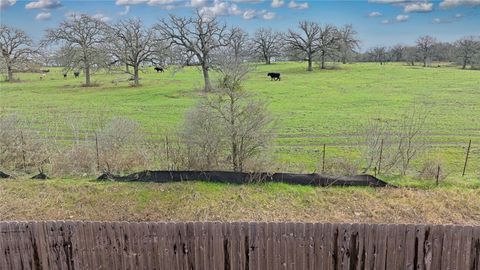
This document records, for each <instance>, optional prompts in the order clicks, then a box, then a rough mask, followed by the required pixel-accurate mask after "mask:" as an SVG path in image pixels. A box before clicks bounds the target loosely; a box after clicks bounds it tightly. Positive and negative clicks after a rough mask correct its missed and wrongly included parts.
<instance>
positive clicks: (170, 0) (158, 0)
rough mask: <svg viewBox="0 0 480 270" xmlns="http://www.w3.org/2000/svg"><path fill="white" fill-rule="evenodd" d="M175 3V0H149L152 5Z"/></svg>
mask: <svg viewBox="0 0 480 270" xmlns="http://www.w3.org/2000/svg"><path fill="white" fill-rule="evenodd" d="M172 3H175V0H149V1H148V4H149V5H150V6H161V5H169V4H172Z"/></svg>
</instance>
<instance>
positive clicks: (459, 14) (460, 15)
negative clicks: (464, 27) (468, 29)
mask: <svg viewBox="0 0 480 270" xmlns="http://www.w3.org/2000/svg"><path fill="white" fill-rule="evenodd" d="M464 16H465V15H463V14H462V13H457V14H455V16H454V17H455V18H463V17H464Z"/></svg>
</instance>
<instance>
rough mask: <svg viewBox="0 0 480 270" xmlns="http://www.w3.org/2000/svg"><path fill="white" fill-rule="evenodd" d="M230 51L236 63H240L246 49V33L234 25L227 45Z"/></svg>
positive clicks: (245, 53)
mask: <svg viewBox="0 0 480 270" xmlns="http://www.w3.org/2000/svg"><path fill="white" fill-rule="evenodd" d="M227 48H228V49H229V50H230V51H231V52H229V54H230V55H233V57H234V60H235V61H236V62H238V63H241V62H242V61H241V60H243V59H244V58H245V56H246V55H247V53H248V52H247V51H248V34H247V32H245V31H244V30H243V29H241V28H240V27H235V28H233V29H232V30H231V33H230V40H229V42H228V47H227Z"/></svg>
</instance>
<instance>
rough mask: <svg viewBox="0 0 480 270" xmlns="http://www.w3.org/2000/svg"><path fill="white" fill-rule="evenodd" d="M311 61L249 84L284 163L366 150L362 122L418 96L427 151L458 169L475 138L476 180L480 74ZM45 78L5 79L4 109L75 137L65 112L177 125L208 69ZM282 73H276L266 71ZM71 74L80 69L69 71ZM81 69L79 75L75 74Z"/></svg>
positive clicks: (81, 121)
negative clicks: (262, 102) (317, 65)
mask: <svg viewBox="0 0 480 270" xmlns="http://www.w3.org/2000/svg"><path fill="white" fill-rule="evenodd" d="M305 67H306V65H305V64H304V63H276V64H273V65H269V66H267V65H257V66H255V69H254V71H253V72H252V73H251V74H250V76H249V79H248V80H247V81H246V82H245V86H246V88H247V89H248V90H249V91H251V92H254V93H257V94H258V96H259V97H262V98H265V99H266V100H267V101H268V103H269V107H270V109H271V111H272V113H273V114H274V116H275V118H276V119H277V126H278V129H277V133H278V136H277V139H276V151H275V152H276V160H277V161H278V162H279V164H280V165H279V169H280V170H283V171H293V172H301V171H302V172H311V171H314V170H315V169H316V168H317V165H318V162H319V160H320V156H321V147H322V145H323V144H324V143H326V144H327V147H328V148H327V158H332V157H337V156H347V157H349V158H352V159H355V158H358V157H359V152H358V146H357V143H358V138H357V135H358V132H359V126H360V125H361V124H363V123H365V122H366V121H367V120H368V119H372V118H381V119H385V120H395V119H398V117H399V115H400V114H402V113H403V112H404V111H405V110H407V109H408V108H410V107H411V106H412V104H413V103H415V104H417V105H421V106H423V107H425V108H426V109H427V110H428V111H429V112H430V114H429V118H428V122H427V130H428V132H427V134H426V136H425V138H424V139H425V140H426V141H428V143H429V145H430V148H429V152H428V155H430V156H435V157H437V156H439V157H441V158H442V159H444V160H446V162H447V164H448V167H449V171H450V172H451V175H452V177H453V178H458V175H459V173H460V172H461V170H462V168H463V160H464V155H465V147H466V144H467V143H468V140H470V139H471V140H472V143H473V149H472V155H471V157H472V159H471V161H470V164H469V170H468V177H467V178H468V179H475V178H477V176H478V175H479V174H480V147H479V146H480V86H479V83H480V73H479V72H478V71H471V70H460V69H458V68H457V67H448V66H444V67H441V68H422V67H410V66H406V65H404V64H401V63H398V64H387V65H378V64H373V63H358V64H348V65H338V66H336V68H335V69H330V70H323V71H321V70H318V69H317V70H315V71H314V72H311V73H308V72H306V71H305ZM51 70H52V72H51V73H50V74H48V76H47V78H46V79H45V80H43V81H41V80H40V79H39V75H38V74H17V76H18V77H19V79H20V80H21V82H18V83H5V82H2V83H1V84H0V87H1V90H0V97H1V98H0V113H1V114H18V115H21V116H22V117H26V118H31V119H35V124H34V128H38V129H46V127H47V126H49V127H51V126H52V125H53V124H52V123H55V126H56V131H55V132H56V134H55V135H57V136H58V135H59V134H60V136H59V137H60V138H64V139H66V140H68V139H69V138H71V136H72V132H71V131H70V130H69V127H68V125H67V124H65V120H67V119H75V120H74V121H75V122H76V123H77V124H78V125H80V126H81V129H83V130H91V129H93V125H94V124H93V123H94V122H95V121H96V119H100V118H108V117H111V116H126V117H129V118H132V119H134V120H136V121H138V122H140V123H141V124H142V126H143V127H144V128H145V130H146V131H148V132H149V133H151V134H158V135H162V134H165V133H168V132H173V131H174V130H175V129H177V128H178V127H179V126H180V125H181V123H182V121H183V117H184V113H185V112H186V110H188V109H189V108H191V106H193V104H194V102H195V99H196V98H197V97H198V96H200V95H202V93H201V91H200V89H201V88H202V78H201V72H200V70H198V69H197V68H185V69H183V70H180V71H178V72H175V73H174V72H172V71H171V70H167V72H166V73H163V74H157V73H154V72H153V70H152V71H151V72H148V73H144V74H141V79H142V80H141V83H142V87H137V88H134V87H130V86H129V84H128V82H126V81H123V82H119V83H118V84H114V83H112V81H113V80H117V79H126V78H127V77H128V75H126V74H106V73H97V74H95V75H94V77H93V81H95V82H97V83H98V85H99V86H97V87H91V88H85V87H81V84H82V82H83V80H82V79H83V78H78V79H74V78H68V79H66V80H64V79H63V77H62V75H61V73H60V70H59V69H51ZM271 71H278V72H281V73H282V81H281V82H272V81H270V79H269V78H268V77H266V73H267V72H271ZM70 76H71V75H70ZM71 77H73V76H71Z"/></svg>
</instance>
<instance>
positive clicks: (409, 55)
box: [402, 46, 418, 66]
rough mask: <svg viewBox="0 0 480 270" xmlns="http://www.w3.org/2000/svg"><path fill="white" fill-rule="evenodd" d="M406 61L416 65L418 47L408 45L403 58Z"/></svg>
mask: <svg viewBox="0 0 480 270" xmlns="http://www.w3.org/2000/svg"><path fill="white" fill-rule="evenodd" d="M402 59H403V60H404V61H405V62H407V64H408V65H410V66H415V61H417V60H418V52H417V48H415V47H410V46H409V47H406V48H405V50H404V52H403V58H402Z"/></svg>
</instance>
